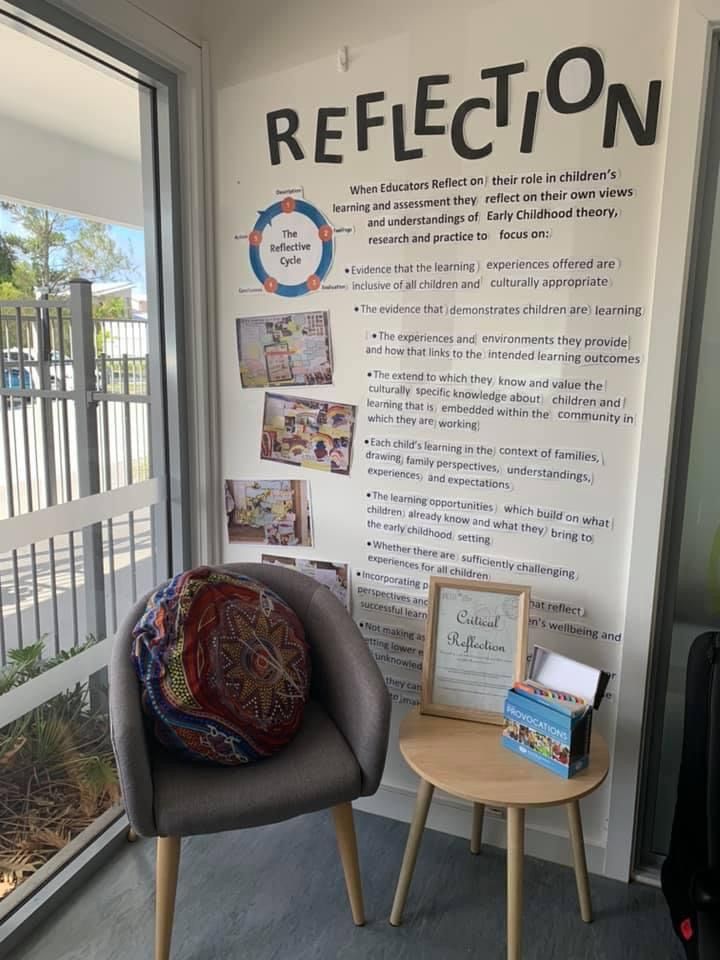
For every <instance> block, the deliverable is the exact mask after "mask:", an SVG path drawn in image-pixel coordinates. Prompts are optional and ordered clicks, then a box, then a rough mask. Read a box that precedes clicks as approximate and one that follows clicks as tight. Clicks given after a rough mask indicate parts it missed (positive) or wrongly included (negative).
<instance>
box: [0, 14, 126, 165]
mask: <svg viewBox="0 0 720 960" xmlns="http://www.w3.org/2000/svg"><path fill="white" fill-rule="evenodd" d="M138 101H139V94H138V87H137V85H136V84H134V83H133V82H132V81H131V80H126V79H125V78H124V77H121V76H119V75H116V74H112V73H110V72H109V71H108V70H105V69H103V68H101V67H99V66H98V65H97V64H95V63H93V62H92V61H91V60H89V59H87V58H84V57H83V56H82V55H81V54H76V53H75V52H74V51H70V50H68V51H65V50H64V49H60V48H58V47H57V46H56V45H51V43H50V42H45V41H44V40H43V39H42V38H40V39H38V38H37V35H33V34H32V33H27V32H21V31H20V30H16V29H14V28H13V27H10V26H7V25H6V24H4V23H1V22H0V131H1V130H2V120H3V118H5V117H7V118H12V119H13V120H16V121H21V122H23V123H25V124H28V125H29V126H34V127H37V128H39V129H41V130H43V131H44V132H45V133H46V134H47V133H50V134H57V135H59V136H62V137H65V138H67V139H69V140H74V141H77V142H79V143H84V144H87V145H88V146H91V147H93V148H95V149H99V150H103V151H105V152H106V153H111V154H115V155H116V156H120V157H125V158H128V159H138V158H139V157H140V122H139V102H138Z"/></svg>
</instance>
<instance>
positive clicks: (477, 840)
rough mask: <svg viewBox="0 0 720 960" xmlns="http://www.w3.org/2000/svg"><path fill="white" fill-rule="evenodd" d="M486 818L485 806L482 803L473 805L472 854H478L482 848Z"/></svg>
mask: <svg viewBox="0 0 720 960" xmlns="http://www.w3.org/2000/svg"><path fill="white" fill-rule="evenodd" d="M484 817H485V806H484V804H482V803H474V804H473V819H472V834H471V835H470V853H474V854H478V853H480V850H481V848H482V828H483V819H484Z"/></svg>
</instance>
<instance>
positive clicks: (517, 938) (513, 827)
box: [507, 807, 525, 960]
mask: <svg viewBox="0 0 720 960" xmlns="http://www.w3.org/2000/svg"><path fill="white" fill-rule="evenodd" d="M524 843H525V810H524V809H523V808H522V807H508V812H507V960H520V952H521V949H522V908H523V889H522V888H523V858H524Z"/></svg>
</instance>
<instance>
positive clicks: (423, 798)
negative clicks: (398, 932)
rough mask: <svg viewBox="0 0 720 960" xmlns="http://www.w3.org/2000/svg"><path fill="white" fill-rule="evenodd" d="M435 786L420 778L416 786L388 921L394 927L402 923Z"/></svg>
mask: <svg viewBox="0 0 720 960" xmlns="http://www.w3.org/2000/svg"><path fill="white" fill-rule="evenodd" d="M434 791H435V787H434V786H433V785H432V784H431V783H428V781H427V780H421V781H420V786H419V787H418V792H417V800H416V801H415V813H414V814H413V819H412V823H411V824H410V833H409V834H408V838H407V844H406V846H405V856H404V857H403V862H402V866H401V867H400V876H399V877H398V884H397V889H396V891H395V900H394V901H393V906H392V913H391V914H390V923H391V924H392V925H393V926H394V927H398V926H400V924H401V923H402V914H403V910H404V909H405V901H406V900H407V895H408V890H409V889H410V881H411V880H412V875H413V870H414V869H415V862H416V860H417V855H418V850H419V849H420V838H421V837H422V833H423V830H424V829H425V821H426V820H427V815H428V810H429V809H430V801H431V800H432V796H433V793H434Z"/></svg>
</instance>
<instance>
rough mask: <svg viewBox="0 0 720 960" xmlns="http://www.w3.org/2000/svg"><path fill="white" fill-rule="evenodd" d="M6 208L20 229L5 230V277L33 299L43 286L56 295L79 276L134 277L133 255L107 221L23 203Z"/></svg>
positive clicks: (0, 265)
mask: <svg viewBox="0 0 720 960" xmlns="http://www.w3.org/2000/svg"><path fill="white" fill-rule="evenodd" d="M3 206H4V208H5V209H6V210H7V211H8V212H9V214H10V216H11V218H12V220H13V223H14V225H15V227H16V228H17V230H16V232H15V233H2V234H0V280H12V282H13V284H14V285H15V286H16V287H17V288H18V289H19V290H22V291H23V293H24V294H25V296H28V297H32V296H33V295H34V290H35V289H36V288H38V287H42V288H45V289H47V291H48V293H50V295H54V294H57V293H60V292H63V291H64V290H65V289H66V287H67V284H68V283H69V281H70V280H72V279H73V278H74V277H84V278H85V279H86V280H92V281H109V280H125V279H130V278H131V277H132V276H133V274H134V272H135V271H134V266H133V262H132V259H131V257H130V256H129V254H128V253H127V252H126V251H124V250H123V249H122V248H121V247H120V245H119V244H118V243H117V241H116V240H115V239H114V237H113V236H112V234H111V233H110V229H109V227H108V225H107V224H105V223H97V222H95V221H90V220H81V219H79V218H78V217H71V216H68V215H67V214H64V213H58V212H56V211H53V210H42V209H40V208H38V207H26V206H22V205H20V204H17V203H4V204H3ZM3 251H4V252H5V253H4V255H3ZM3 270H7V271H9V273H8V275H7V276H4V275H3Z"/></svg>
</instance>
